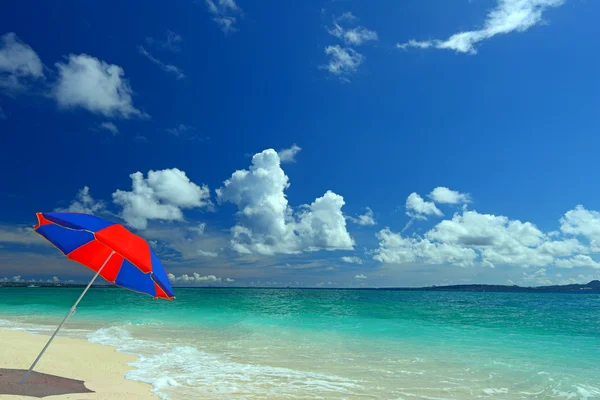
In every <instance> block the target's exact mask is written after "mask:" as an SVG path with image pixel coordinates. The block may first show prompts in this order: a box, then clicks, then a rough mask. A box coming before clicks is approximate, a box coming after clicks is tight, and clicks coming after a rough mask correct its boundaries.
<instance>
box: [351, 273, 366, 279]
mask: <svg viewBox="0 0 600 400" xmlns="http://www.w3.org/2000/svg"><path fill="white" fill-rule="evenodd" d="M354 279H358V280H364V279H367V277H366V276H365V275H363V274H358V275H356V276H355V277H354Z"/></svg>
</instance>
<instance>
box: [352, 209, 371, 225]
mask: <svg viewBox="0 0 600 400" xmlns="http://www.w3.org/2000/svg"><path fill="white" fill-rule="evenodd" d="M348 219H349V220H350V221H352V222H354V223H355V224H358V225H363V226H368V225H376V224H377V222H375V214H373V210H371V209H370V208H369V207H367V211H365V213H364V214H362V215H359V216H357V217H356V218H354V217H348Z"/></svg>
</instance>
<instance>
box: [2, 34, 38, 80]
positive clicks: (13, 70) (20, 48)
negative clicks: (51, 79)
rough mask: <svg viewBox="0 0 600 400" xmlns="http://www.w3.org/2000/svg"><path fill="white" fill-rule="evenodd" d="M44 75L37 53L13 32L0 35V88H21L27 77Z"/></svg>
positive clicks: (33, 77) (36, 77) (35, 77)
mask: <svg viewBox="0 0 600 400" xmlns="http://www.w3.org/2000/svg"><path fill="white" fill-rule="evenodd" d="M43 77H44V72H43V64H42V61H41V60H40V58H39V57H38V55H37V53H36V52H35V51H33V49H32V48H31V47H30V46H29V45H27V44H25V43H23V42H22V41H21V40H20V39H19V38H18V37H17V35H16V34H15V33H14V32H9V33H6V34H4V35H2V36H0V89H2V88H3V89H6V90H9V91H12V90H21V89H23V88H24V84H25V81H26V80H27V79H40V78H43Z"/></svg>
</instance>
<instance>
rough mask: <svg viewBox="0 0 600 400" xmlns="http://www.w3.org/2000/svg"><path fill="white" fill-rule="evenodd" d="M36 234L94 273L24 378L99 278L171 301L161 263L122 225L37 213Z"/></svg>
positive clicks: (76, 215)
mask: <svg viewBox="0 0 600 400" xmlns="http://www.w3.org/2000/svg"><path fill="white" fill-rule="evenodd" d="M37 219H38V223H37V225H36V226H34V228H33V229H34V230H35V232H37V233H38V234H40V235H41V236H43V237H44V238H45V239H46V240H48V241H49V242H50V243H52V244H53V245H54V247H56V248H57V249H58V250H60V251H61V252H62V253H63V254H64V255H66V256H67V257H68V258H69V259H71V260H73V261H77V262H78V263H80V264H83V265H85V266H86V267H88V268H90V269H91V270H93V271H95V272H96V275H94V277H93V278H92V280H91V281H90V283H88V285H87V287H86V288H85V290H84V291H83V293H82V294H81V295H80V296H79V298H78V299H77V301H76V302H75V304H74V305H73V307H71V310H70V311H69V312H68V314H67V315H66V316H65V318H64V319H63V321H62V322H61V323H60V325H59V326H58V328H56V331H55V332H54V334H53V335H52V337H50V339H49V340H48V343H47V344H46V346H45V347H44V348H43V349H42V351H41V352H40V354H39V355H38V357H37V358H36V359H35V361H34V362H33V364H32V365H31V367H30V368H29V370H28V371H27V373H26V374H25V375H24V376H23V379H21V381H20V382H19V383H23V382H25V380H26V379H27V377H28V376H29V373H30V372H31V371H32V370H33V368H34V367H35V365H36V364H37V362H38V361H39V360H40V358H41V357H42V355H43V354H44V352H45V351H46V349H47V348H48V346H49V345H50V343H51V342H52V340H53V339H54V337H55V336H56V334H57V333H58V331H59V330H60V328H61V327H62V325H63V324H64V323H65V322H66V321H67V319H69V317H70V316H71V315H72V314H73V313H74V312H75V309H76V308H77V304H79V302H80V301H81V299H82V298H83V296H84V295H85V293H86V292H87V291H88V289H89V288H90V286H91V285H92V283H94V281H95V280H96V278H97V277H98V276H101V277H102V278H104V280H106V281H108V282H112V283H114V284H115V285H117V286H120V287H123V288H125V289H129V290H133V291H135V292H139V293H145V294H148V295H150V296H152V297H154V298H155V299H156V298H161V299H167V300H173V299H174V298H175V295H174V294H173V289H172V288H171V284H170V282H169V277H168V276H167V273H166V272H165V269H164V268H163V266H162V264H161V262H160V260H159V259H158V257H156V255H155V254H154V252H152V250H151V249H150V245H149V244H148V242H146V241H145V240H144V239H142V238H141V237H139V236H137V235H135V234H133V233H131V232H130V231H129V230H127V228H125V227H124V226H123V225H121V224H116V223H114V222H110V221H106V220H104V219H102V218H99V217H96V216H94V215H89V214H83V213H37Z"/></svg>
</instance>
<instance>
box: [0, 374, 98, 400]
mask: <svg viewBox="0 0 600 400" xmlns="http://www.w3.org/2000/svg"><path fill="white" fill-rule="evenodd" d="M25 372H27V370H25V369H8V368H0V395H6V394H8V395H17V396H29V397H39V398H41V397H46V396H56V395H61V394H74V393H93V392H94V391H93V390H90V389H88V388H86V387H85V384H84V382H83V381H78V380H75V379H69V378H63V377H62V376H56V375H50V374H44V373H41V372H36V371H33V372H31V375H29V378H28V379H27V381H25V383H23V384H22V385H19V381H20V380H21V378H22V377H23V375H24V374H25Z"/></svg>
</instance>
